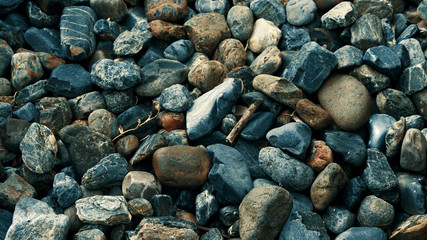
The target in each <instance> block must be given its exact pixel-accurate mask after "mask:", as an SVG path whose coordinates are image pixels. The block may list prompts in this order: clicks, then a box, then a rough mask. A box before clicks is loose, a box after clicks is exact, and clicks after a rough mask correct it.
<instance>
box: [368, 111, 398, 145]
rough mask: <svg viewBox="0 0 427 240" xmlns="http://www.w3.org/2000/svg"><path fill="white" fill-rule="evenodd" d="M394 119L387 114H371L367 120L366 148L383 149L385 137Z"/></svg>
mask: <svg viewBox="0 0 427 240" xmlns="http://www.w3.org/2000/svg"><path fill="white" fill-rule="evenodd" d="M395 122H396V119H394V118H393V117H391V116H389V115H387V114H372V115H371V117H370V118H369V142H368V148H377V149H379V150H381V151H384V149H385V136H386V134H387V131H388V129H389V128H390V127H392V126H393V124H394V123H395Z"/></svg>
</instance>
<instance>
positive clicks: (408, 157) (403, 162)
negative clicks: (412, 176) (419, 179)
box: [400, 128, 427, 172]
mask: <svg viewBox="0 0 427 240" xmlns="http://www.w3.org/2000/svg"><path fill="white" fill-rule="evenodd" d="M426 149H427V140H426V138H425V137H424V135H423V134H422V133H421V131H420V130H418V129H416V128H410V129H408V130H407V131H406V134H405V137H404V138H403V142H402V148H401V151H400V166H401V167H402V168H404V169H407V170H411V171H416V172H421V171H423V170H425V168H426V165H427V152H426Z"/></svg>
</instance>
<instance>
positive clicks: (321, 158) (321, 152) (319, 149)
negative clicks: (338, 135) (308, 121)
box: [307, 140, 334, 173]
mask: <svg viewBox="0 0 427 240" xmlns="http://www.w3.org/2000/svg"><path fill="white" fill-rule="evenodd" d="M310 149H311V150H310V152H311V153H310V157H309V159H308V162H307V165H308V166H310V167H311V169H313V171H314V172H315V173H320V172H321V171H323V169H325V167H326V166H328V165H329V164H330V163H332V162H333V160H334V155H333V154H332V150H331V148H330V147H328V145H326V143H325V142H324V141H321V140H313V141H312V142H311V146H310Z"/></svg>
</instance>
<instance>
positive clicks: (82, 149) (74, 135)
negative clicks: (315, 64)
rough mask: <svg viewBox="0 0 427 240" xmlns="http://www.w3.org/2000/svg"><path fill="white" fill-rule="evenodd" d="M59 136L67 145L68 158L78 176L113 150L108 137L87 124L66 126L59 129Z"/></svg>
mask: <svg viewBox="0 0 427 240" xmlns="http://www.w3.org/2000/svg"><path fill="white" fill-rule="evenodd" d="M59 136H60V138H61V140H62V141H63V142H64V144H65V146H66V147H67V150H68V153H69V155H70V160H71V162H72V164H73V167H74V169H75V170H76V173H77V174H78V176H83V175H84V174H85V173H86V171H87V170H88V169H89V168H91V167H93V166H95V165H96V164H97V163H98V162H99V160H101V159H102V158H103V157H106V156H108V155H110V154H111V153H114V152H115V148H114V144H113V142H112V141H111V140H110V138H108V137H107V136H105V135H103V134H101V133H97V132H95V131H94V130H92V129H90V128H89V127H87V126H82V125H69V126H66V127H64V128H63V129H61V131H59Z"/></svg>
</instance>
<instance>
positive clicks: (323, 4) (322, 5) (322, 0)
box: [314, 0, 342, 10]
mask: <svg viewBox="0 0 427 240" xmlns="http://www.w3.org/2000/svg"><path fill="white" fill-rule="evenodd" d="M314 2H315V3H316V6H317V8H318V9H320V10H328V9H330V8H332V7H333V6H335V5H337V4H338V3H340V2H342V0H314Z"/></svg>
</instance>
